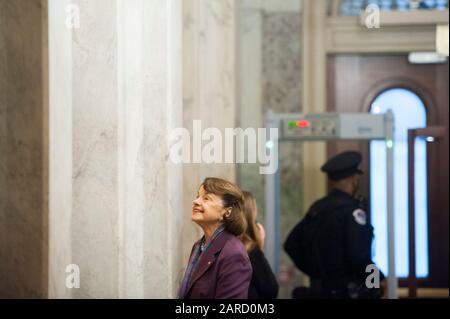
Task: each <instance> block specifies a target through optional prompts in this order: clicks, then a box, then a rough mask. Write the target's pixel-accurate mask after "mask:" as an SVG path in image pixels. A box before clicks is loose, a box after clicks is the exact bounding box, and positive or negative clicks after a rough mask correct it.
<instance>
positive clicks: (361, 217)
mask: <svg viewBox="0 0 450 319" xmlns="http://www.w3.org/2000/svg"><path fill="white" fill-rule="evenodd" d="M353 218H355V221H356V222H357V223H358V224H360V225H362V226H364V225H365V224H366V223H367V215H366V212H365V211H363V210H362V209H361V208H358V209H355V210H354V211H353Z"/></svg>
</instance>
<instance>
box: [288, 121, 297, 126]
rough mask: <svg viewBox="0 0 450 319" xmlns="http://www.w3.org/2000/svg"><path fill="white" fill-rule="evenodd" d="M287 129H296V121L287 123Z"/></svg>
mask: <svg viewBox="0 0 450 319" xmlns="http://www.w3.org/2000/svg"><path fill="white" fill-rule="evenodd" d="M289 127H297V122H296V121H290V122H289Z"/></svg>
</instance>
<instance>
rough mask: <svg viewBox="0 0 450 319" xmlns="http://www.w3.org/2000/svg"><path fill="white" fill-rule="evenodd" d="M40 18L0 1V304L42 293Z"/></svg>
mask: <svg viewBox="0 0 450 319" xmlns="http://www.w3.org/2000/svg"><path fill="white" fill-rule="evenodd" d="M45 12H46V11H45V1H41V0H17V1H9V0H0V298H40V297H45V296H46V292H47V247H46V245H47V240H46V235H47V210H46V193H47V191H46V178H47V176H46V172H47V168H46V154H45V153H46V152H45V147H46V142H45V139H44V138H43V134H44V126H45V123H46V121H45V112H46V110H45V108H46V106H45V105H46V101H45V99H46V94H45V84H44V83H45V81H43V80H44V78H45V76H46V70H45V63H46V62H45V61H44V60H45V57H46V54H45V49H44V48H43V44H45V42H46V29H45V26H46V14H45Z"/></svg>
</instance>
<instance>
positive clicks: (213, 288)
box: [185, 231, 252, 299]
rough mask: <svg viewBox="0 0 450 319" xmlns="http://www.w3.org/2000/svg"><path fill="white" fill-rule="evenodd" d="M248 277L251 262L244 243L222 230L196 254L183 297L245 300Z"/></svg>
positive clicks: (250, 272)
mask: <svg viewBox="0 0 450 319" xmlns="http://www.w3.org/2000/svg"><path fill="white" fill-rule="evenodd" d="M194 247H195V245H194ZM192 252H193V250H192V251H191V258H192ZM251 278H252V265H251V263H250V259H249V257H248V254H247V251H246V250H245V247H244V245H243V244H242V242H241V240H240V239H239V238H237V237H236V236H234V235H232V234H231V233H229V232H227V231H224V232H223V234H222V235H221V236H219V237H218V238H217V239H215V240H214V242H212V244H211V246H210V247H209V248H208V249H207V251H206V252H204V253H203V254H202V256H201V257H200V260H199V261H198V265H197V267H196V270H195V272H194V273H193V274H192V279H191V281H190V282H189V283H188V288H187V294H186V296H185V298H186V299H247V297H248V288H249V285H250V280H251Z"/></svg>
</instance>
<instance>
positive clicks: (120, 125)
mask: <svg viewBox="0 0 450 319" xmlns="http://www.w3.org/2000/svg"><path fill="white" fill-rule="evenodd" d="M69 4H70V5H74V6H75V7H76V8H78V9H79V12H80V24H79V28H73V29H70V28H69V29H68V28H66V26H65V23H66V8H67V5H69ZM49 13H50V17H49V32H50V46H49V47H50V79H49V83H50V107H49V112H50V217H49V227H50V232H49V245H50V246H49V267H50V268H49V269H50V270H49V271H50V281H49V296H50V297H52V298H53V297H54V298H61V297H74V298H118V297H121V298H167V297H173V296H175V293H176V290H177V288H178V282H177V276H178V272H179V268H180V267H181V258H180V257H179V256H180V254H181V244H182V242H183V238H182V236H180V234H181V227H182V208H181V198H182V191H180V190H179V189H178V187H179V185H180V184H181V183H182V167H181V166H179V165H178V166H177V165H175V164H172V163H171V162H170V161H169V159H168V157H167V154H168V149H169V141H168V136H169V132H170V130H171V129H172V128H175V127H180V126H181V125H182V118H181V115H180V114H181V113H182V108H181V102H182V96H181V62H182V60H181V32H182V26H181V21H182V20H181V19H182V15H181V1H179V0H168V1H164V2H161V1H159V0H145V1H144V0H96V1H86V0H73V1H68V0H64V1H61V0H50V1H49ZM68 264H76V265H77V266H79V268H80V274H81V279H80V288H78V289H68V288H66V287H65V280H66V276H67V274H66V273H65V269H66V268H65V267H66V265H68ZM156 288H157V289H156Z"/></svg>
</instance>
